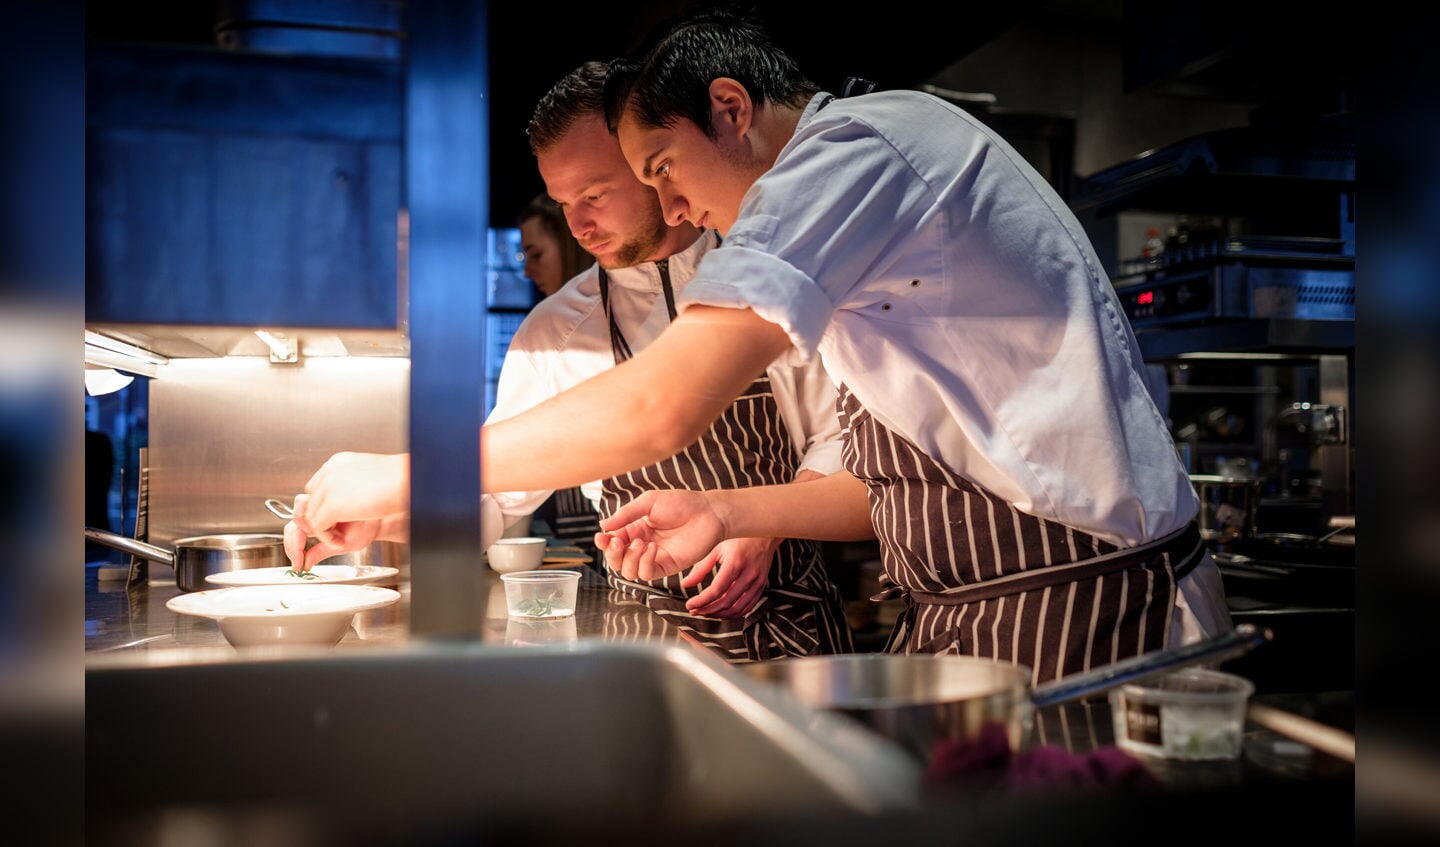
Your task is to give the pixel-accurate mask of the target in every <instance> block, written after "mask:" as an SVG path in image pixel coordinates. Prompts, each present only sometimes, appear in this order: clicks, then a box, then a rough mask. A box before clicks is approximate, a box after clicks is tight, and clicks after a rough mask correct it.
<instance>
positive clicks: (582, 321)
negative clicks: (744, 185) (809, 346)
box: [481, 231, 842, 546]
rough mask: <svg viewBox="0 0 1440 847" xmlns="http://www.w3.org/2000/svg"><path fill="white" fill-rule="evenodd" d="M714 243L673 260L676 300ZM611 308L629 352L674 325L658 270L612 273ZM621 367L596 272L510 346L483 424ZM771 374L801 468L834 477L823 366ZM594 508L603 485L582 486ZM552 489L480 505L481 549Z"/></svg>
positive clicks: (529, 319) (783, 366) (835, 422)
mask: <svg viewBox="0 0 1440 847" xmlns="http://www.w3.org/2000/svg"><path fill="white" fill-rule="evenodd" d="M717 242H718V239H717V238H716V235H715V233H714V232H713V231H707V232H705V233H704V234H702V235H701V236H700V238H698V239H697V240H696V241H695V243H694V244H693V245H691V246H690V247H689V248H687V249H685V250H683V251H681V252H680V253H677V254H675V255H674V256H671V257H670V260H669V269H670V285H671V288H672V289H673V290H674V291H675V292H676V297H677V299H678V297H679V294H680V292H682V291H683V290H684V289H685V286H686V285H687V284H688V283H689V281H690V279H691V277H692V276H693V275H694V273H695V267H696V265H698V264H699V262H700V258H701V257H702V256H704V255H705V253H707V252H708V251H710V250H711V249H712V248H713V247H714V246H715V245H716V243H717ZM606 274H607V276H608V277H609V281H610V308H611V311H612V312H613V313H614V315H615V322H616V324H617V325H618V326H619V327H620V330H621V332H622V333H623V334H624V336H625V340H626V341H627V342H629V344H630V349H631V351H632V352H639V351H640V350H642V349H644V348H645V347H646V346H648V345H649V344H650V343H652V342H653V341H654V340H655V338H656V337H657V336H659V334H660V333H661V332H662V331H664V330H665V328H666V327H668V326H669V325H670V313H669V311H668V310H667V308H666V305H665V297H664V295H663V291H662V288H661V284H660V272H659V269H658V268H657V267H656V265H655V263H653V262H646V263H644V264H641V265H638V266H636V267H633V268H621V269H617V270H611V271H607V272H606ZM614 366H615V356H614V351H613V350H612V348H611V346H610V325H609V323H608V322H607V321H606V319H605V309H604V306H603V304H602V303H601V301H600V273H599V268H598V267H597V266H594V265H592V266H591V267H590V268H588V269H587V270H585V271H583V272H581V273H580V274H579V275H578V276H576V277H575V278H574V279H572V280H570V281H569V282H567V283H566V284H565V285H564V286H563V287H562V288H561V289H560V290H559V291H557V292H556V293H554V294H552V295H550V296H549V297H547V298H545V299H544V300H541V301H540V303H539V304H537V305H536V306H535V308H534V309H532V310H531V311H530V314H528V315H527V316H526V317H525V320H524V321H522V322H521V324H520V327H519V328H518V329H517V330H516V331H515V335H514V337H513V338H511V340H510V348H509V350H508V351H507V352H506V354H505V361H504V363H503V364H502V365H501V368H500V380H499V384H498V385H497V387H496V392H495V394H496V399H495V408H494V409H493V410H492V411H491V413H490V415H489V417H488V418H487V422H490V421H500V420H504V419H505V418H509V417H513V416H515V415H518V414H520V413H521V412H523V411H526V410H527V409H530V408H532V407H534V406H536V405H539V404H540V403H542V402H544V401H545V400H548V399H549V398H551V397H553V396H555V395H556V394H559V393H560V392H562V391H564V390H566V389H568V388H571V387H573V386H575V385H578V384H579V383H581V382H583V381H585V380H587V379H589V378H590V377H593V376H595V375H597V374H599V373H601V372H603V371H606V370H609V369H610V368H613V367H614ZM767 373H768V374H769V376H770V387H771V390H772V391H773V392H774V394H775V402H776V405H777V406H778V407H779V410H780V416H781V419H782V420H783V421H784V422H785V427H786V429H787V430H788V431H789V433H790V438H791V441H792V442H793V444H794V447H795V453H796V456H797V457H798V458H799V468H798V469H799V470H813V471H816V472H817V473H821V474H827V475H828V474H832V473H835V472H836V471H838V470H840V469H841V467H842V462H841V456H840V449H841V441H840V421H839V419H838V418H837V416H836V410H835V399H836V396H837V393H838V392H837V390H836V388H835V384H834V383H833V382H832V381H831V379H830V377H829V376H828V375H827V374H826V373H825V371H824V368H823V366H822V365H821V363H820V361H819V360H818V359H817V360H814V361H811V362H809V363H807V364H805V365H803V366H801V367H794V366H792V365H791V364H789V363H787V362H786V361H784V359H783V357H782V360H780V361H777V362H776V363H775V364H772V365H771V366H770V367H769V368H768V369H767ZM581 489H582V490H583V491H584V492H585V494H586V496H587V497H589V498H590V499H591V500H594V501H598V500H599V498H600V482H599V481H598V480H597V481H594V482H589V483H586V484H585V485H582V486H581ZM550 493H551V492H550V491H511V492H503V493H497V494H494V495H484V496H483V497H482V498H481V516H482V520H481V526H482V532H481V535H482V541H484V543H485V544H486V545H487V546H488V545H489V544H490V543H491V542H492V541H493V538H495V537H499V534H500V532H501V531H503V530H504V528H505V526H506V525H508V524H511V523H514V522H515V521H516V520H518V519H519V518H520V517H521V516H523V515H528V514H530V513H531V512H533V511H535V509H536V508H537V507H538V506H539V505H540V504H541V503H543V502H544V501H545V498H546V497H548V496H550Z"/></svg>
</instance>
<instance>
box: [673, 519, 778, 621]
mask: <svg viewBox="0 0 1440 847" xmlns="http://www.w3.org/2000/svg"><path fill="white" fill-rule="evenodd" d="M780 541H781V539H779V538H732V539H730V540H728V541H722V542H720V544H718V545H717V546H716V547H715V549H714V550H712V551H711V552H710V555H708V556H706V557H705V558H703V559H701V560H700V561H699V562H698V563H696V565H695V567H693V568H691V569H690V573H688V574H686V576H685V578H684V579H683V580H681V581H680V584H681V585H682V586H684V587H686V588H690V587H691V586H695V585H699V584H700V583H701V582H702V581H703V580H704V579H705V575H706V574H708V573H709V572H710V571H711V570H712V569H713V568H714V567H715V565H716V563H717V562H718V563H719V565H720V569H719V570H718V571H716V573H715V581H714V582H712V583H710V585H709V587H707V588H706V589H705V590H704V591H701V592H700V593H699V594H696V595H695V596H694V597H691V598H690V599H689V600H687V601H685V608H686V610H688V611H689V612H690V613H691V614H695V615H704V616H706V617H711V618H739V617H744V616H745V615H746V614H747V613H748V612H749V611H750V610H751V609H753V608H755V604H756V603H757V602H759V600H760V596H761V595H762V594H764V593H765V589H766V588H767V587H768V586H769V585H770V565H771V564H772V563H773V562H774V561H775V549H776V548H777V547H779V546H780Z"/></svg>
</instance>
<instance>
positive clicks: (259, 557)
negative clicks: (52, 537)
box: [85, 526, 290, 591]
mask: <svg viewBox="0 0 1440 847" xmlns="http://www.w3.org/2000/svg"><path fill="white" fill-rule="evenodd" d="M85 537H86V538H89V539H91V540H92V541H98V542H99V543H101V544H104V545H107V546H109V547H114V548H115V549H116V550H123V551H125V552H126V553H131V554H134V555H136V556H140V557H142V558H145V559H149V560H150V561H152V562H159V563H161V564H162V565H169V566H170V567H172V568H174V569H175V584H176V585H177V586H179V587H180V590H181V591H203V590H205V589H207V588H214V587H215V586H213V585H210V584H208V583H206V582H205V577H207V576H209V575H210V574H216V573H226V572H228V571H241V570H247V569H249V568H275V567H281V566H284V567H289V566H290V560H289V559H288V558H287V557H286V556H285V539H284V536H280V535H273V534H270V533H255V532H246V533H228V534H222V535H197V536H195V537H193V538H180V539H176V541H175V549H174V550H173V551H172V550H166V549H165V548H164V547H157V546H156V545H154V544H147V543H145V542H144V541H136V540H135V539H133V538H126V537H125V536H123V535H116V534H115V533H113V532H106V531H105V530H103V529H94V528H92V527H88V526H87V527H85Z"/></svg>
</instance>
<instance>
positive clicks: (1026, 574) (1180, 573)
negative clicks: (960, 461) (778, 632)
mask: <svg viewBox="0 0 1440 847" xmlns="http://www.w3.org/2000/svg"><path fill="white" fill-rule="evenodd" d="M1165 553H1169V554H1170V561H1171V570H1172V571H1173V573H1174V574H1175V582H1176V583H1179V582H1180V580H1181V579H1183V578H1184V577H1185V576H1186V575H1187V574H1189V573H1190V571H1192V570H1194V569H1195V566H1196V565H1198V564H1200V560H1201V559H1203V558H1204V556H1205V545H1204V542H1203V541H1202V540H1201V538H1200V523H1199V521H1194V520H1192V521H1191V522H1190V523H1188V524H1186V525H1185V526H1184V527H1182V528H1181V529H1178V530H1176V531H1175V532H1172V533H1170V534H1169V535H1167V536H1164V537H1163V538H1158V539H1156V540H1154V541H1151V542H1149V543H1147V544H1141V545H1140V546H1138V547H1128V548H1126V549H1124V550H1116V551H1115V552H1113V553H1106V554H1105V555H1103V556H1095V557H1093V558H1089V559H1081V560H1080V561H1078V562H1070V563H1068V564H1064V565H1051V566H1050V567H1046V568H1036V569H1035V570H1029V571H1021V572H1019V573H1014V574H1007V575H1005V576H1002V577H997V578H995V579H987V580H985V581H984V582H977V583H974V584H972V585H961V586H957V587H955V588H952V589H949V590H947V591H941V592H931V591H914V590H909V589H906V588H905V587H903V586H899V585H892V586H890V587H889V588H886V589H885V590H884V591H881V592H880V593H879V594H876V595H874V596H873V597H871V598H870V599H871V600H876V601H880V600H891V599H894V598H896V597H901V596H906V595H908V596H909V598H910V599H911V600H912V601H913V602H916V603H929V604H936V605H942V606H958V605H961V604H964V603H978V602H980V601H981V600H993V599H995V598H997V597H1008V596H1010V595H1012V594H1020V593H1022V592H1026V591H1035V590H1037V589H1041V588H1048V587H1051V586H1055V585H1061V584H1064V583H1067V582H1073V581H1074V580H1077V579H1092V578H1094V577H1098V576H1103V575H1105V574H1108V573H1114V572H1115V571H1119V570H1124V569H1125V568H1129V567H1134V566H1135V565H1139V564H1143V563H1145V562H1147V561H1150V560H1151V559H1154V558H1156V557H1158V556H1160V555H1162V554H1165Z"/></svg>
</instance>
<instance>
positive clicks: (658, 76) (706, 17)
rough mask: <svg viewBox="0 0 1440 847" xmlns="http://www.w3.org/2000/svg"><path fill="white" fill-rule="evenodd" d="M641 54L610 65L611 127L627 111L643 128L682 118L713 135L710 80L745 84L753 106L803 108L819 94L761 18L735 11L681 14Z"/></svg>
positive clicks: (606, 101) (606, 93)
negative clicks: (771, 105) (725, 79)
mask: <svg viewBox="0 0 1440 847" xmlns="http://www.w3.org/2000/svg"><path fill="white" fill-rule="evenodd" d="M637 56H638V58H636V59H634V60H626V61H615V62H611V63H610V65H611V71H610V73H609V74H608V75H607V77H606V80H605V89H604V107H605V122H606V125H607V126H609V128H610V130H611V131H612V132H613V131H614V130H615V127H616V125H617V124H618V123H619V120H620V115H621V114H622V113H623V112H624V111H625V110H626V109H627V108H628V109H630V110H631V114H632V115H633V116H634V117H635V118H636V119H637V120H638V121H639V122H640V125H641V126H644V127H650V128H659V127H670V126H674V125H675V124H676V123H677V122H679V121H680V120H682V119H684V120H688V121H690V122H691V123H693V124H695V125H696V126H698V127H700V128H701V129H703V130H704V131H705V133H706V134H707V135H713V133H712V128H711V126H710V83H711V82H712V81H714V80H715V79H717V78H719V77H730V78H731V79H734V80H735V81H736V82H739V83H740V84H741V85H743V86H745V90H746V91H748V92H749V93H750V99H751V100H753V101H754V103H755V105H756V106H760V105H763V104H764V103H766V102H770V103H776V104H779V105H784V106H804V105H805V103H806V102H808V101H809V99H810V98H811V97H812V96H814V95H815V94H817V93H818V92H819V91H820V87H819V86H817V85H816V84H815V83H813V82H811V81H810V80H809V79H807V78H806V77H805V75H804V74H802V73H801V72H800V68H799V67H798V66H797V65H796V64H795V60H794V59H792V58H790V56H789V55H787V54H786V53H785V51H783V50H781V49H780V48H779V47H777V46H775V43H774V42H773V41H771V39H770V36H769V34H768V33H766V32H765V29H764V27H763V26H762V25H761V24H760V22H759V21H758V20H757V19H756V18H754V17H752V16H749V15H744V14H741V13H738V12H734V11H730V10H719V11H715V10H710V11H704V12H700V13H697V14H694V15H690V16H688V17H685V18H682V19H680V20H679V21H678V22H677V23H675V24H674V25H673V26H671V27H670V28H669V29H667V30H665V31H664V32H663V33H662V34H661V35H660V36H659V37H658V38H656V39H655V40H654V41H653V46H650V47H648V48H644V49H642V50H641V51H640V52H639V53H638V54H637Z"/></svg>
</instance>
